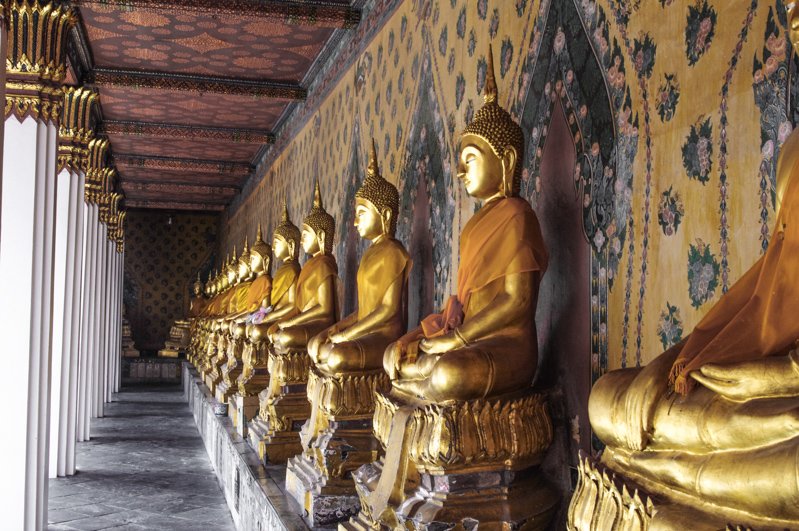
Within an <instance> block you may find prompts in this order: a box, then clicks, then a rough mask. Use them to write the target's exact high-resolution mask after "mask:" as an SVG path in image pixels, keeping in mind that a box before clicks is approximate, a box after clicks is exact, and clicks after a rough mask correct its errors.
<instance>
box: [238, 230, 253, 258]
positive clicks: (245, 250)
mask: <svg viewBox="0 0 799 531" xmlns="http://www.w3.org/2000/svg"><path fill="white" fill-rule="evenodd" d="M239 262H247V263H249V262H250V242H249V241H248V240H247V236H245V237H244V247H243V248H242V249H241V256H239Z"/></svg>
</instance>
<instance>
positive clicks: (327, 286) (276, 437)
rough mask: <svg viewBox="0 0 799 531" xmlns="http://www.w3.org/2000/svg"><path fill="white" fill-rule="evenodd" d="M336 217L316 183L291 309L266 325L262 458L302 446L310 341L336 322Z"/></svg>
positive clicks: (280, 456)
mask: <svg viewBox="0 0 799 531" xmlns="http://www.w3.org/2000/svg"><path fill="white" fill-rule="evenodd" d="M335 229H336V225H335V221H334V220H333V217H332V216H331V215H330V214H328V213H327V212H326V211H325V209H324V207H323V206H322V195H321V192H320V190H319V183H318V182H317V183H316V186H315V187H314V200H313V207H312V208H311V212H310V213H309V214H308V216H306V218H305V220H303V224H302V232H301V236H300V243H301V244H302V248H303V249H304V250H305V252H306V253H308V254H309V255H311V259H310V260H308V261H307V262H306V263H305V265H304V266H303V267H302V269H301V270H300V274H299V277H298V278H297V293H296V298H295V309H294V310H293V311H291V312H288V313H287V314H286V316H285V317H283V318H281V319H280V320H278V321H276V322H275V323H274V324H272V325H271V326H270V327H269V330H268V331H267V337H268V340H269V342H270V343H271V345H272V351H271V352H270V353H269V360H268V362H267V363H268V366H269V374H270V380H269V387H267V392H266V399H265V402H264V403H263V404H261V409H262V410H263V409H266V415H264V416H265V418H266V420H265V424H266V425H267V430H268V431H267V433H266V434H264V435H263V437H262V438H261V439H260V440H259V442H258V453H259V455H261V458H262V459H264V460H265V461H268V462H272V463H280V462H284V461H285V460H286V459H288V458H289V457H291V456H293V455H295V454H297V453H299V452H300V451H301V449H302V448H301V446H300V439H299V429H300V427H301V426H302V424H303V423H304V422H305V421H306V420H307V418H308V416H309V415H310V405H309V404H308V400H307V397H306V385H307V382H308V369H309V367H310V363H311V360H310V357H309V356H308V351H307V344H308V341H309V340H310V339H311V338H312V337H313V336H315V335H316V334H318V333H319V332H321V331H322V330H324V329H325V328H327V327H329V326H330V325H332V324H333V323H335V322H336V320H337V318H338V301H337V290H336V284H337V279H338V274H337V266H336V260H335V258H333V255H332V254H331V253H332V250H333V238H334V235H335Z"/></svg>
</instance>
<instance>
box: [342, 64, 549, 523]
mask: <svg viewBox="0 0 799 531" xmlns="http://www.w3.org/2000/svg"><path fill="white" fill-rule="evenodd" d="M523 153H524V136H523V134H522V130H521V128H520V127H519V125H518V124H517V123H516V122H515V121H514V120H513V119H512V118H511V116H510V115H509V113H508V112H507V111H505V110H504V109H503V108H502V107H500V105H499V104H498V103H497V86H496V81H495V78H494V70H493V58H492V54H491V50H490V48H489V53H488V69H487V75H486V84H485V104H484V106H483V107H482V108H481V109H480V110H479V111H478V112H477V113H476V115H475V117H474V120H473V121H472V122H471V123H470V124H469V125H468V126H467V127H466V129H465V131H464V132H463V134H462V135H461V137H460V155H459V157H458V161H457V168H458V178H459V180H460V181H461V182H462V183H463V184H464V186H465V187H466V191H467V193H468V194H469V195H470V196H472V197H474V198H475V199H477V200H479V201H480V202H481V207H480V209H479V210H478V212H477V213H476V214H475V215H474V216H473V217H472V218H471V219H470V220H469V222H468V223H467V224H466V226H465V227H464V229H463V232H462V234H461V243H460V253H461V254H460V264H459V268H458V292H457V295H456V296H454V297H451V298H450V300H449V301H448V302H447V304H446V307H445V309H444V311H443V312H442V313H441V314H434V315H431V316H428V317H427V318H425V319H424V320H423V321H422V326H421V327H420V328H419V329H417V330H414V331H413V332H411V333H409V334H407V335H406V336H404V337H403V338H402V339H400V340H399V341H398V342H396V343H393V344H392V345H390V346H389V347H388V348H387V349H386V352H385V358H384V367H385V369H386V372H387V373H388V374H389V376H390V377H391V391H390V392H378V393H377V395H376V401H377V404H376V411H375V416H374V429H375V435H376V436H377V438H378V440H380V442H381V443H382V444H383V445H384V447H385V457H384V458H383V459H382V460H381V461H379V462H377V463H372V464H369V465H364V466H363V467H361V468H360V469H358V471H356V472H355V474H353V476H354V478H355V482H356V488H357V490H358V494H359V496H360V498H361V513H360V514H359V515H358V516H357V517H356V518H354V519H353V520H351V521H350V522H349V523H347V524H343V528H345V529H363V528H374V529H378V528H381V526H383V527H385V526H387V527H390V528H402V529H404V528H406V527H408V528H426V526H427V525H428V524H430V523H431V522H433V521H435V522H437V523H439V525H442V526H443V525H444V524H445V523H446V524H451V525H453V526H455V525H459V524H461V523H462V522H463V520H464V519H472V520H474V521H476V522H478V523H479V526H480V528H483V527H486V528H488V529H500V528H501V529H505V528H514V527H515V526H521V525H522V524H524V525H526V526H528V527H529V528H530V529H543V528H545V527H546V526H547V524H548V520H549V517H550V516H551V513H552V511H553V510H554V509H553V508H554V506H555V505H556V503H557V498H556V497H555V496H554V494H553V493H552V492H551V491H550V490H549V489H548V488H547V486H546V484H545V482H544V481H543V478H542V477H541V475H540V474H538V473H536V469H535V467H536V466H537V465H538V464H539V463H540V462H541V459H542V458H543V454H544V452H545V450H546V448H547V447H548V446H549V444H550V442H551V438H552V425H551V421H550V419H549V416H548V413H547V411H546V405H545V402H544V398H543V396H542V395H540V394H536V393H535V392H533V390H532V382H533V378H534V376H535V372H536V367H537V339H536V330H535V320H534V317H535V310H536V303H537V296H538V286H539V283H540V281H541V277H542V275H543V274H544V271H545V269H546V265H547V251H546V247H545V245H544V242H543V238H542V236H541V231H540V228H539V224H538V220H537V218H536V216H535V213H534V212H533V210H532V208H531V207H530V204H529V203H527V201H525V200H524V199H521V198H520V197H518V195H519V188H520V181H521V163H520V161H522V160H523ZM489 484H490V486H488V485H489ZM480 485H483V486H482V487H481V486H480ZM475 527H476V526H475ZM528 527H525V528H526V529H527V528H528Z"/></svg>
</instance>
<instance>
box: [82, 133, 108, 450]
mask: <svg viewBox="0 0 799 531" xmlns="http://www.w3.org/2000/svg"><path fill="white" fill-rule="evenodd" d="M107 156H108V140H107V139H104V138H95V139H94V140H91V141H90V142H89V162H88V165H87V169H86V194H85V199H86V201H87V216H86V217H87V220H86V224H87V228H86V246H85V249H86V252H85V253H84V257H85V258H84V263H85V265H86V266H85V267H84V274H83V287H84V291H83V302H82V321H83V323H82V330H81V346H80V356H81V363H80V372H79V384H78V392H79V399H78V430H77V431H78V441H88V440H89V438H90V432H91V418H92V417H93V416H95V415H94V413H95V405H96V400H95V399H94V397H95V394H96V392H97V391H96V389H97V383H96V379H95V373H96V367H97V366H98V363H97V355H98V352H99V347H98V334H99V318H100V305H99V300H100V299H99V287H100V284H101V278H100V277H101V271H102V267H101V265H102V264H101V260H102V256H101V252H102V248H103V246H102V242H103V238H104V236H103V235H102V228H103V225H102V224H101V223H100V202H101V201H102V199H103V194H104V190H105V187H104V183H105V182H106V180H107V179H108V174H109V173H111V172H113V170H111V169H110V168H107V167H106V159H107Z"/></svg>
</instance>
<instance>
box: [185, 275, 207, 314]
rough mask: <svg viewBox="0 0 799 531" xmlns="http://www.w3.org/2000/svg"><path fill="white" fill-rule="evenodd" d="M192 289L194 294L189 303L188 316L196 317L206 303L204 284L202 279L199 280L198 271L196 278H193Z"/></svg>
mask: <svg viewBox="0 0 799 531" xmlns="http://www.w3.org/2000/svg"><path fill="white" fill-rule="evenodd" d="M192 291H193V292H194V296H193V297H192V299H191V303H190V304H189V318H191V319H196V318H197V317H199V316H200V315H201V314H202V311H203V309H205V304H206V298H205V296H204V291H205V286H204V285H203V281H202V280H200V272H199V271H198V272H197V280H195V281H194V284H193V285H192Z"/></svg>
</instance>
